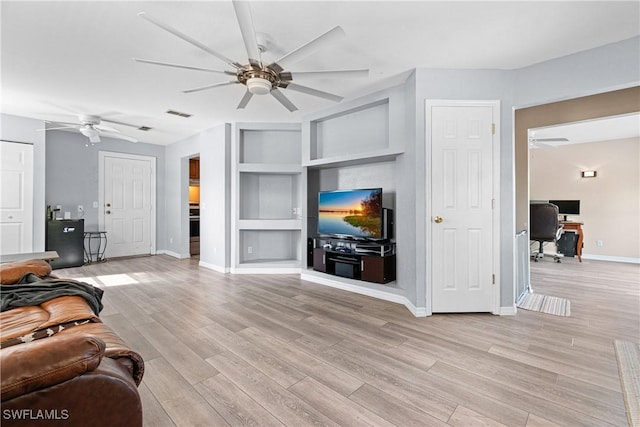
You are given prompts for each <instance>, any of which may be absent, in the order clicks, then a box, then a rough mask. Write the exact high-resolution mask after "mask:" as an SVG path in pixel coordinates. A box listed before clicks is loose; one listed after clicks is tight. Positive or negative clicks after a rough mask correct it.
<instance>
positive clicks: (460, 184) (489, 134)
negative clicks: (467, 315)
mask: <svg viewBox="0 0 640 427" xmlns="http://www.w3.org/2000/svg"><path fill="white" fill-rule="evenodd" d="M495 114H497V111H496V110H494V107H493V106H491V105H487V106H482V105H480V106H478V105H465V104H463V103H460V104H459V105H444V106H440V105H432V106H429V108H428V109H427V115H430V117H427V122H428V123H429V121H430V130H431V135H430V136H431V138H430V139H431V166H432V170H431V198H430V200H431V206H430V212H431V217H430V227H428V228H429V229H430V230H431V263H430V265H431V270H432V271H431V283H432V304H431V306H432V312H440V313H442V312H492V311H494V310H495V309H496V307H495V298H494V297H495V294H494V292H495V289H494V283H495V273H496V272H495V271H494V269H495V267H494V264H495V263H494V256H496V255H495V253H494V209H493V206H494V204H495V200H494V199H495V198H494V185H493V180H494V167H497V164H496V165H494V149H493V148H494V146H493V144H494V143H497V141H494V132H495V117H494V115H495ZM496 163H497V162H496ZM428 210H429V209H428ZM495 240H497V239H495Z"/></svg>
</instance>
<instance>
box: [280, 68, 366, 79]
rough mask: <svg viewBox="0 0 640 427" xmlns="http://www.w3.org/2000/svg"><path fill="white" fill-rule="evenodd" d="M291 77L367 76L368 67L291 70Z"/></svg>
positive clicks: (342, 77)
mask: <svg viewBox="0 0 640 427" xmlns="http://www.w3.org/2000/svg"><path fill="white" fill-rule="evenodd" d="M290 73H291V77H293V78H294V79H297V78H300V77H319V78H341V79H344V78H356V77H367V76H368V75H369V70H368V69H362V70H327V71H291V72H290Z"/></svg>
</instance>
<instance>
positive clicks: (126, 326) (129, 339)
mask: <svg viewBox="0 0 640 427" xmlns="http://www.w3.org/2000/svg"><path fill="white" fill-rule="evenodd" d="M100 319H102V321H103V322H104V323H105V324H106V325H107V326H109V327H110V328H112V329H113V330H114V331H115V332H116V333H117V334H118V336H119V337H120V338H122V340H124V342H126V343H129V345H130V346H131V348H132V349H133V350H135V351H136V352H138V353H139V354H140V355H141V356H142V358H143V359H144V360H151V359H155V358H157V357H162V353H161V352H160V351H159V350H158V349H157V348H156V347H154V346H153V344H151V343H150V342H149V341H148V340H147V338H146V337H145V336H144V335H143V334H142V333H140V331H139V330H138V329H137V328H136V327H135V326H133V325H132V324H131V323H130V322H129V320H128V319H127V318H125V317H124V316H123V315H122V314H120V313H118V314H112V315H110V316H102V315H101V316H100Z"/></svg>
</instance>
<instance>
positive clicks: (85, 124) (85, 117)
mask: <svg viewBox="0 0 640 427" xmlns="http://www.w3.org/2000/svg"><path fill="white" fill-rule="evenodd" d="M78 121H79V123H68V122H50V121H48V122H47V123H54V124H57V125H60V126H58V127H53V128H45V129H38V130H39V131H48V130H59V129H77V130H78V131H79V132H80V133H81V134H83V135H84V136H86V137H87V138H89V141H90V142H91V143H92V144H95V143H97V142H100V136H106V137H109V138H117V139H123V140H125V141H129V142H138V140H137V139H135V138H132V137H130V136H127V135H124V134H122V133H120V131H119V130H118V129H115V128H113V127H111V126H106V125H103V124H102V122H110V123H114V124H120V125H125V126H133V125H129V124H127V123H122V122H116V121H114V120H107V119H103V118H101V117H100V116H92V115H89V114H80V115H78Z"/></svg>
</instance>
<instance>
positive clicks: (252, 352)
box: [201, 324, 306, 388]
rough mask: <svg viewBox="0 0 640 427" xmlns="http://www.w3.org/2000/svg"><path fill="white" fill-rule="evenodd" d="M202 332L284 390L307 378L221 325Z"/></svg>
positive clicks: (210, 326)
mask: <svg viewBox="0 0 640 427" xmlns="http://www.w3.org/2000/svg"><path fill="white" fill-rule="evenodd" d="M201 331H202V332H203V333H204V334H206V335H207V336H209V337H211V338H212V339H214V340H215V341H216V342H217V343H218V344H219V345H220V346H223V347H225V348H226V350H227V351H229V352H231V353H233V354H234V355H236V356H238V357H240V358H242V360H243V361H244V362H246V363H249V364H250V365H251V366H253V367H254V368H256V369H258V370H259V371H260V372H262V373H263V374H265V375H266V376H268V377H269V378H270V379H272V380H273V381H275V382H277V383H278V384H279V385H281V386H282V387H283V388H287V387H289V386H290V385H292V384H295V383H297V382H298V381H300V380H301V379H303V378H304V377H305V376H306V375H305V374H303V373H302V372H300V371H298V370H297V369H296V368H295V367H293V366H291V364H289V363H287V362H285V361H283V360H281V359H280V358H279V357H276V356H274V355H272V354H271V353H269V352H267V351H264V350H262V349H261V348H260V347H258V346H255V345H253V344H252V343H251V342H249V341H247V340H246V339H244V338H243V337H242V336H241V335H240V334H235V333H233V332H231V331H229V330H228V329H225V328H224V327H222V326H220V325H215V324H214V325H209V326H206V327H204V328H202V329H201Z"/></svg>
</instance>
